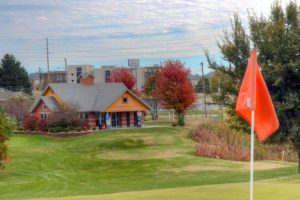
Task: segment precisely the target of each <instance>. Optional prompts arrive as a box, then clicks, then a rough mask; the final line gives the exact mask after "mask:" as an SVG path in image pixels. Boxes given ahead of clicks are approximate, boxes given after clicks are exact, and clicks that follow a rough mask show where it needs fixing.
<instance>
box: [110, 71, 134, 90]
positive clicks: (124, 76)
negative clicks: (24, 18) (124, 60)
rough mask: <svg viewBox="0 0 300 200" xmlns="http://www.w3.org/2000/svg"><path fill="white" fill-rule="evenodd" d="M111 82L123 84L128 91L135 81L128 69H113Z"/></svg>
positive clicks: (131, 88)
mask: <svg viewBox="0 0 300 200" xmlns="http://www.w3.org/2000/svg"><path fill="white" fill-rule="evenodd" d="M111 82H115V83H123V84H124V85H125V86H126V87H127V88H128V89H129V90H133V87H134V85H135V83H136V79H135V77H134V75H133V74H132V73H131V72H130V71H129V69H127V68H115V69H113V70H112V74H111Z"/></svg>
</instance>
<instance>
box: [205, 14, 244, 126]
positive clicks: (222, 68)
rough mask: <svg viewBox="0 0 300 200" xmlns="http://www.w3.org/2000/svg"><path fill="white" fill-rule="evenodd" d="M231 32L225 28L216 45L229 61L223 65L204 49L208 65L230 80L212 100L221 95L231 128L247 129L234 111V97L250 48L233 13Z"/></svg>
mask: <svg viewBox="0 0 300 200" xmlns="http://www.w3.org/2000/svg"><path fill="white" fill-rule="evenodd" d="M231 27H232V32H228V31H227V30H225V31H224V32H223V36H222V37H221V38H220V40H219V41H218V47H219V49H220V51H221V53H222V54H223V58H224V59H225V60H226V61H227V63H229V64H228V65H224V64H222V63H217V62H216V61H215V60H214V59H213V57H211V56H210V54H209V52H208V51H206V57H207V61H208V64H209V67H210V68H212V69H214V70H215V71H216V73H218V74H224V75H223V76H222V77H223V78H226V81H227V82H230V87H224V88H222V90H221V95H219V96H214V101H215V102H217V101H219V99H218V98H219V97H220V96H221V97H222V99H223V100H225V101H226V102H223V103H224V104H225V103H226V104H225V105H227V107H228V108H229V109H228V115H229V120H227V122H228V123H229V125H230V127H231V128H236V129H244V130H246V131H247V130H248V125H247V124H246V123H245V122H244V121H243V120H241V119H240V118H239V117H238V116H237V115H236V114H235V111H234V108H235V102H236V97H237V94H238V91H239V86H240V84H241V82H242V79H243V76H244V73H245V70H246V67H247V63H248V58H249V50H250V38H249V36H248V35H247V34H246V31H245V29H244V27H243V26H242V22H241V20H240V17H239V16H238V14H234V18H233V20H232V21H231Z"/></svg>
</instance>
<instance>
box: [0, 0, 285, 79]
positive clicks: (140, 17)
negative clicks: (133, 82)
mask: <svg viewBox="0 0 300 200" xmlns="http://www.w3.org/2000/svg"><path fill="white" fill-rule="evenodd" d="M273 2H274V1H273V0H251V1H248V0H223V1H221V0H189V1H187V0H186V1H184V0H89V1H87V0H43V1H41V0H26V1H22V0H0V27H1V31H0V56H1V57H2V56H3V55H4V54H5V53H12V54H14V55H15V56H16V58H17V59H18V60H19V61H21V63H22V65H23V66H24V67H25V68H26V70H27V71H28V72H29V73H32V72H36V71H38V70H39V68H41V70H42V71H46V70H47V60H46V38H48V46H49V61H50V70H63V69H64V58H66V59H67V63H68V64H93V65H94V66H95V67H100V66H102V65H118V66H127V61H128V59H130V58H136V59H140V65H141V66H151V65H153V64H160V63H161V62H163V61H164V60H167V59H179V60H181V61H182V62H184V63H185V65H186V66H187V67H189V68H190V69H191V71H192V73H197V74H199V73H200V72H201V71H200V63H201V62H203V63H204V66H205V73H208V72H209V71H210V69H208V68H207V63H206V59H205V56H204V49H208V50H209V51H210V53H211V55H213V56H214V57H215V59H216V60H218V61H219V62H224V61H223V60H222V56H221V54H220V52H219V50H218V48H217V45H216V41H217V39H218V38H219V37H220V35H221V34H222V31H223V30H224V29H228V30H230V19H232V16H233V14H234V12H238V13H239V14H240V16H241V19H242V22H243V24H244V26H245V27H246V28H247V17H248V11H250V12H252V11H253V12H255V13H258V14H263V15H267V13H269V10H270V6H271V4H272V3H273ZM281 2H282V4H283V5H286V3H287V2H288V0H282V1H281Z"/></svg>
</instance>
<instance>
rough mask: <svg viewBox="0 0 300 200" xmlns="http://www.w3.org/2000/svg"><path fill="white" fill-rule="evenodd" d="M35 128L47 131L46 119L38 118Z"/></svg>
mask: <svg viewBox="0 0 300 200" xmlns="http://www.w3.org/2000/svg"><path fill="white" fill-rule="evenodd" d="M36 129H37V130H39V131H43V132H46V131H48V121H47V120H46V119H39V120H38V121H37V122H36Z"/></svg>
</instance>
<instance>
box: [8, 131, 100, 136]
mask: <svg viewBox="0 0 300 200" xmlns="http://www.w3.org/2000/svg"><path fill="white" fill-rule="evenodd" d="M14 132H15V133H16V134H31V135H47V136H52V137H60V138H69V137H78V136H83V135H89V134H92V133H94V131H93V130H88V131H74V132H73V131H71V132H57V133H51V132H41V131H14Z"/></svg>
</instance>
